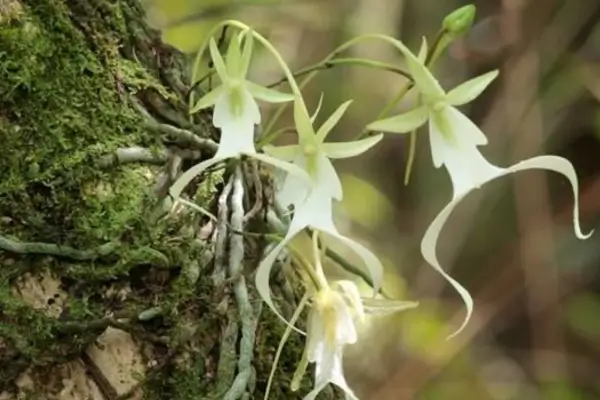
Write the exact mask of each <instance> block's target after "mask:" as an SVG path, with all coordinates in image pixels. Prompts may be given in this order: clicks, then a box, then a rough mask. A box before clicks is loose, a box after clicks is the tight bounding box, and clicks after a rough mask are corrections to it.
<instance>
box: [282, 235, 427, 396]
mask: <svg viewBox="0 0 600 400" xmlns="http://www.w3.org/2000/svg"><path fill="white" fill-rule="evenodd" d="M313 252H314V254H315V259H316V263H315V266H316V268H315V275H316V278H317V280H318V283H319V288H318V289H317V292H316V293H315V294H314V295H313V297H312V306H311V310H310V312H309V315H308V324H307V328H308V329H307V339H306V345H305V348H304V354H303V355H302V360H301V361H300V364H299V365H298V368H297V370H296V373H295V374H294V380H293V382H292V389H293V390H296V389H297V388H298V386H299V381H300V379H301V378H302V376H303V375H304V372H305V370H306V366H307V364H308V363H315V386H314V388H313V390H312V391H311V392H310V393H309V394H308V395H306V397H304V400H313V399H315V398H316V396H317V395H318V394H319V393H320V392H321V391H322V390H323V389H324V388H325V387H326V386H327V385H328V384H329V383H333V384H334V385H336V386H338V387H339V388H341V389H342V390H343V391H344V392H345V393H346V398H349V399H353V400H357V397H356V395H355V394H354V392H353V391H352V389H351V388H350V387H349V386H348V384H347V383H346V379H345V377H344V371H343V367H342V361H343V350H344V346H345V345H347V344H353V343H356V342H357V340H358V339H359V338H358V334H357V324H359V323H361V322H362V321H363V320H364V318H365V315H366V314H379V315H381V314H382V313H383V314H390V313H394V312H399V311H403V310H406V309H409V308H414V307H416V306H417V305H418V303H415V302H408V301H393V300H383V299H382V300H380V299H364V298H361V297H360V294H359V291H358V288H357V287H356V285H355V284H354V282H351V281H348V280H340V281H335V282H333V283H331V284H329V283H328V282H327V279H326V278H325V274H324V272H323V266H322V264H321V260H320V252H319V248H318V242H317V233H316V232H315V233H314V234H313Z"/></svg>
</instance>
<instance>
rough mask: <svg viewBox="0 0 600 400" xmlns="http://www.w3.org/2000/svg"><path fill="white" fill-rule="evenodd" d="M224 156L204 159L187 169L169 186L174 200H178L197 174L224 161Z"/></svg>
mask: <svg viewBox="0 0 600 400" xmlns="http://www.w3.org/2000/svg"><path fill="white" fill-rule="evenodd" d="M223 160H224V159H223V158H217V157H213V158H210V159H208V160H205V161H202V162H201V163H198V164H196V165H194V166H193V167H192V168H190V169H188V170H187V171H185V172H184V173H183V174H182V175H181V176H180V177H179V178H177V180H176V181H175V183H173V185H172V186H171V187H170V188H169V194H170V195H171V197H173V199H174V200H177V199H178V198H179V196H180V195H181V192H182V191H183V189H185V187H186V186H187V185H188V184H189V183H190V182H191V181H192V179H194V178H195V177H196V176H198V175H200V174H201V173H202V172H203V171H204V170H206V169H208V168H209V167H211V166H212V165H214V164H217V163H219V162H221V161H223Z"/></svg>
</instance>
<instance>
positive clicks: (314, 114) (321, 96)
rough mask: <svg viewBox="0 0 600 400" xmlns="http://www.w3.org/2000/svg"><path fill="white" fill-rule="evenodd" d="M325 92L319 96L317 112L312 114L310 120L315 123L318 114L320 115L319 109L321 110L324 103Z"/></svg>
mask: <svg viewBox="0 0 600 400" xmlns="http://www.w3.org/2000/svg"><path fill="white" fill-rule="evenodd" d="M323 96H324V94H323V92H321V95H320V96H319V102H318V103H317V108H315V112H314V113H313V115H311V116H310V122H312V123H313V124H314V123H315V120H316V119H317V115H319V111H321V106H322V105H323Z"/></svg>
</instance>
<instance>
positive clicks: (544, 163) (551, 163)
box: [421, 156, 594, 337]
mask: <svg viewBox="0 0 600 400" xmlns="http://www.w3.org/2000/svg"><path fill="white" fill-rule="evenodd" d="M490 165H491V164H490ZM471 168H473V169H478V166H471ZM495 168H498V167H495ZM527 169H543V170H548V171H554V172H558V173H559V174H562V175H563V176H565V177H566V178H567V179H568V180H569V182H570V183H571V188H572V189H573V196H574V204H573V227H574V230H575V235H576V236H577V238H579V239H582V240H584V239H588V238H589V237H590V236H591V235H592V233H593V232H594V231H593V230H592V231H590V232H589V233H587V234H584V233H583V232H582V231H581V225H580V218H579V185H578V182H577V174H576V172H575V169H574V168H573V165H572V164H571V163H570V162H569V161H568V160H566V159H565V158H562V157H558V156H539V157H534V158H530V159H528V160H524V161H521V162H519V163H517V164H515V165H513V166H511V167H509V168H506V169H501V168H498V170H499V171H498V172H497V173H496V174H495V175H491V176H489V179H488V180H487V181H489V180H492V179H494V178H498V177H500V176H503V175H506V174H509V173H513V172H517V171H524V170H527ZM487 181H484V182H481V183H480V184H483V183H486V182H487ZM466 194H468V192H464V193H463V194H462V195H459V196H457V197H455V198H453V199H452V201H451V202H450V203H448V204H447V205H446V207H444V209H443V210H442V211H441V212H440V213H439V214H438V215H437V217H436V218H435V219H434V221H433V222H432V223H431V225H429V227H428V228H427V231H426V232H425V235H424V236H423V240H422V241H421V252H422V253H423V257H424V258H425V260H426V261H427V262H428V263H429V264H431V265H432V266H433V267H434V268H435V269H436V270H437V271H438V272H439V273H440V274H441V275H442V276H443V277H444V278H446V279H447V280H448V281H449V282H450V283H451V284H452V286H454V288H455V289H456V290H457V291H458V293H459V294H460V296H461V297H462V298H463V300H464V302H465V306H466V308H467V315H466V317H465V320H464V322H463V324H462V325H461V326H460V328H459V329H458V330H457V331H456V332H455V333H453V334H452V335H451V336H450V337H452V336H455V335H457V334H458V333H459V332H460V331H462V330H463V329H464V327H465V326H466V324H467V322H468V320H469V319H470V317H471V314H472V312H473V299H472V298H471V296H470V294H469V292H468V291H467V290H466V289H465V288H463V287H462V286H461V285H460V284H459V283H458V282H456V281H455V280H454V279H452V278H451V277H450V276H449V275H447V274H446V273H445V272H444V271H443V270H442V268H441V266H440V264H439V262H438V260H437V256H436V251H435V250H436V245H437V240H438V238H439V235H440V232H441V229H442V227H443V226H444V224H445V223H446V220H447V219H448V217H449V216H450V213H451V212H452V210H453V209H454V207H455V206H456V205H457V204H458V203H459V202H460V201H461V200H462V199H463V198H464V197H465V195H466Z"/></svg>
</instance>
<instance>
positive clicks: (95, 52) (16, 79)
mask: <svg viewBox="0 0 600 400" xmlns="http://www.w3.org/2000/svg"><path fill="white" fill-rule="evenodd" d="M185 71H187V67H186V66H185V59H184V57H183V56H182V55H180V54H178V53H177V52H176V51H175V50H173V49H171V48H168V47H167V46H165V45H163V44H162V43H160V40H159V36H158V34H157V33H156V32H153V31H151V30H150V29H149V28H148V27H147V26H146V25H145V23H144V20H143V9H142V7H141V4H140V3H139V1H138V0H0V139H1V142H2V146H3V149H4V151H3V154H2V157H1V158H0V173H1V174H0V176H1V178H0V216H1V219H0V235H1V236H0V393H1V394H0V398H5V399H12V398H35V399H37V398H40V399H71V398H72V399H88V398H91V399H102V398H105V399H111V400H114V399H118V398H127V397H131V398H147V399H211V398H214V399H221V398H231V399H234V398H250V397H253V398H262V394H261V393H262V391H263V390H264V386H265V381H266V378H267V375H268V372H269V369H270V367H271V362H272V358H273V354H274V351H275V348H276V347H277V343H278V341H279V338H280V337H281V334H282V332H283V330H284V328H283V326H281V324H279V323H278V322H277V321H276V319H275V318H273V317H272V316H271V313H270V312H268V311H265V312H263V313H262V314H261V312H260V301H259V300H258V299H257V298H256V295H255V293H254V291H253V290H252V285H251V282H252V278H251V271H252V269H253V268H254V267H255V265H256V263H257V262H258V259H259V257H260V256H261V254H262V248H263V247H264V245H265V243H264V242H263V241H262V240H261V239H260V238H259V239H256V238H255V239H249V238H245V239H243V244H244V245H245V256H244V263H243V264H244V268H245V271H244V274H242V275H241V276H244V275H245V278H246V283H247V285H246V287H247V290H248V292H249V297H250V301H249V303H248V305H249V306H248V305H246V306H242V307H240V306H239V302H237V301H236V295H235V294H234V293H235V285H237V284H239V282H240V276H227V273H226V272H227V271H226V268H224V267H223V264H224V263H226V261H227V260H228V255H227V249H228V246H229V243H230V241H231V243H232V244H233V240H234V239H232V236H231V235H227V233H226V227H225V226H222V227H221V229H218V228H219V226H218V225H219V224H216V225H217V226H216V227H215V224H214V223H212V222H210V221H209V220H208V219H207V218H205V217H203V216H202V215H200V214H198V213H191V212H190V211H189V210H180V211H179V212H177V213H169V212H168V210H169V209H170V207H169V206H170V204H169V202H168V198H165V195H166V187H167V186H168V184H169V182H170V181H171V180H172V178H173V175H174V174H176V173H177V172H178V171H179V170H180V169H181V168H184V169H185V168H188V167H189V166H190V165H191V164H192V163H195V162H197V161H198V160H199V159H201V158H206V157H209V156H210V153H211V147H210V146H207V145H206V143H203V142H202V138H209V137H211V136H214V135H215V134H216V132H213V131H212V130H211V129H210V128H209V125H208V124H206V116H200V117H198V118H197V119H195V120H193V121H192V122H190V119H189V116H187V115H186V109H187V107H186V102H185V99H186V92H187V90H188V87H189V84H188V78H187V77H186V74H185ZM173 127H175V128H176V129H174V128H173ZM134 146H140V147H143V148H145V149H146V150H140V149H138V148H132V147H134ZM123 149H129V150H127V151H123ZM213 150H214V149H213ZM132 159H134V160H137V162H129V161H132ZM243 174H244V176H245V177H246V179H244V180H243V181H244V182H245V184H244V187H245V188H244V189H245V192H244V193H242V194H240V193H241V192H239V191H238V193H237V195H238V197H239V196H244V197H243V198H240V199H241V200H240V201H243V202H244V204H245V208H246V210H250V209H251V208H252V206H253V205H254V204H258V205H259V206H260V205H261V203H260V202H259V200H260V198H266V195H263V192H264V191H265V190H266V189H268V187H269V181H268V179H267V178H265V177H263V176H259V173H258V172H257V170H256V169H255V168H253V167H252V166H249V165H244V168H243ZM231 176H232V172H231V171H229V169H225V170H220V171H215V172H212V173H210V174H207V175H205V176H204V177H203V178H202V179H201V180H198V182H196V183H195V187H194V188H192V189H193V190H194V191H195V192H194V193H188V195H189V196H190V197H191V198H192V199H195V201H196V202H197V203H198V204H199V205H201V206H203V207H204V208H206V209H209V210H212V211H213V212H214V213H216V214H219V215H220V216H221V217H224V218H225V220H227V221H228V220H229V216H228V215H229V206H228V205H229V204H230V200H229V193H230V192H231V191H233V192H235V187H233V189H232V186H235V185H232V183H231V182H232V179H231V178H230V177H231ZM261 182H262V183H261ZM238 189H239V188H238ZM234 195H235V193H234ZM219 199H221V201H219ZM257 201H258V203H257ZM255 210H256V211H259V210H260V207H259V208H255ZM262 215H263V214H262V213H260V212H258V213H256V216H254V217H253V218H251V219H250V221H249V222H248V224H247V226H248V229H249V230H253V231H257V230H261V229H263V228H262ZM237 243H238V245H239V244H240V242H239V239H238V242H237ZM215 265H216V266H217V268H215ZM219 266H220V267H221V269H219V268H218V267H219ZM228 278H229V279H228ZM242 282H243V279H242ZM287 294H288V296H287V298H288V299H289V300H293V298H294V295H293V293H290V291H289V290H288V292H287ZM244 316H245V317H244ZM257 321H258V324H257ZM256 324H257V326H255V325H256ZM253 336H255V337H253ZM248 348H250V349H251V350H252V351H251V354H248V352H247V351H246V350H247V349H248ZM301 348H302V343H301V342H300V341H299V339H298V338H296V337H295V336H294V335H292V339H291V340H290V342H289V343H288V345H287V347H286V350H285V351H284V354H283V359H282V362H281V367H280V368H279V370H278V375H277V377H276V379H275V381H276V384H275V387H274V390H273V396H272V398H274V399H277V398H293V397H295V396H297V397H298V398H300V396H301V394H302V393H305V391H306V390H305V389H306V388H304V390H301V391H300V392H299V393H298V394H295V393H294V394H292V393H290V391H289V390H288V389H287V387H288V386H289V382H290V380H291V375H292V373H293V371H294V368H295V366H296V362H297V361H298V360H299V359H300V354H301ZM245 349H246V350H245ZM250 356H253V359H252V360H249V357H250ZM240 359H241V360H242V361H240V362H238V361H239V360H240ZM248 361H250V363H249V362H248ZM248 366H250V367H248ZM240 376H241V378H240ZM236 378H237V380H236ZM234 381H235V382H236V383H235V385H241V386H240V387H238V388H237V389H239V391H238V395H239V396H238V395H235V396H234V393H233V392H231V391H230V392H228V390H229V389H230V387H231V386H232V384H234ZM277 382H278V383H277ZM305 385H306V386H308V385H310V382H308V381H307V382H306V383H305ZM226 393H228V394H227V395H226ZM230 395H231V396H230ZM227 396H230V397H227ZM323 398H333V392H329V393H328V394H327V395H325V396H324V397H323Z"/></svg>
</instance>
